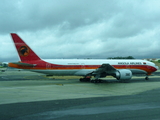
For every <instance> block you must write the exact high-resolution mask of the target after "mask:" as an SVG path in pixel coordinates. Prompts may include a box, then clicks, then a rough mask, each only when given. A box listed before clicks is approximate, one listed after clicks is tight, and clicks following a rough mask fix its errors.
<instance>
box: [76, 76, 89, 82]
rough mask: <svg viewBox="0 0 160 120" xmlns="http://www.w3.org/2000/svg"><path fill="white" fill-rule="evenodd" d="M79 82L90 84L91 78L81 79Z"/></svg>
mask: <svg viewBox="0 0 160 120" xmlns="http://www.w3.org/2000/svg"><path fill="white" fill-rule="evenodd" d="M79 81H80V82H90V81H91V77H84V78H80V79H79Z"/></svg>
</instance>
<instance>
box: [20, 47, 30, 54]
mask: <svg viewBox="0 0 160 120" xmlns="http://www.w3.org/2000/svg"><path fill="white" fill-rule="evenodd" d="M18 52H19V54H20V55H21V56H28V55H29V48H28V47H27V46H21V47H20V48H19V50H18Z"/></svg>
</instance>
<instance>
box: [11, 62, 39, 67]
mask: <svg viewBox="0 0 160 120" xmlns="http://www.w3.org/2000/svg"><path fill="white" fill-rule="evenodd" d="M12 64H16V65H22V66H26V67H34V66H36V64H28V63H21V62H12Z"/></svg>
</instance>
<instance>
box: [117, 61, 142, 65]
mask: <svg viewBox="0 0 160 120" xmlns="http://www.w3.org/2000/svg"><path fill="white" fill-rule="evenodd" d="M118 65H142V63H141V62H118Z"/></svg>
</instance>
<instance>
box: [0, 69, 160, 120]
mask: <svg viewBox="0 0 160 120" xmlns="http://www.w3.org/2000/svg"><path fill="white" fill-rule="evenodd" d="M65 78H66V79H65ZM159 86H160V76H159V73H156V76H151V77H150V80H149V81H146V80H144V77H133V79H132V80H131V82H130V83H119V82H118V81H117V80H115V79H112V78H107V79H105V83H97V84H95V83H83V82H79V80H78V79H76V78H74V77H73V78H72V79H68V77H58V78H56V77H55V79H53V78H47V77H45V75H43V74H37V73H31V72H26V71H19V72H18V71H8V72H3V73H1V74H0V118H1V119H2V120H7V119H8V120H10V119H11V120H22V119H23V120H28V119H34V120H35V119H38V120H41V119H48V120H52V119H56V120H64V119H65V120H66V119H69V120H72V119H73V120H75V119H77V120H80V119H93V120H97V119H102V120H103V119H105V120H106V119H110V120H111V119H114V120H115V119H131V120H135V119H136V120H138V119H139V120H143V119H145V120H146V119H148V120H150V119H155V120H156V119H157V120H158V119H159V118H160V114H159V112H160V102H159V101H160V87H159Z"/></svg>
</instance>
